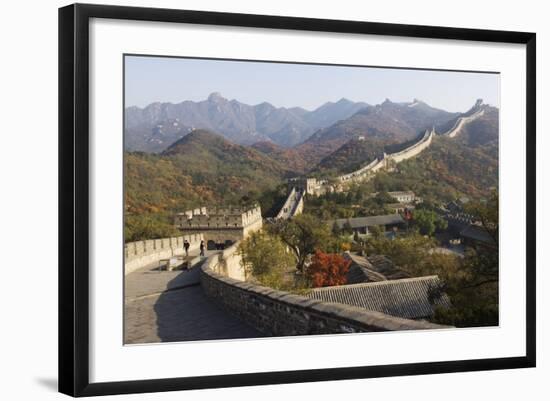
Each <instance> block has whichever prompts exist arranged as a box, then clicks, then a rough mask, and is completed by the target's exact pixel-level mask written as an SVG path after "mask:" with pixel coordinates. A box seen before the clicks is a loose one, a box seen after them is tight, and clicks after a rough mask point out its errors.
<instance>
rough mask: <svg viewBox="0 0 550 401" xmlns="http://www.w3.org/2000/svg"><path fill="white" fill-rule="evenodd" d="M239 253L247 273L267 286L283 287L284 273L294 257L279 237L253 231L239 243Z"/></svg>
mask: <svg viewBox="0 0 550 401" xmlns="http://www.w3.org/2000/svg"><path fill="white" fill-rule="evenodd" d="M239 253H240V255H241V258H242V262H241V263H242V265H243V267H244V268H245V271H246V273H247V275H250V276H252V278H253V279H256V280H258V281H259V282H260V283H262V284H263V285H266V286H269V287H273V288H277V289H282V288H283V287H284V284H285V283H284V282H285V275H286V273H287V272H288V271H289V269H291V268H292V266H293V263H294V258H293V257H292V255H291V254H290V253H289V252H288V251H287V248H286V246H285V245H284V244H283V243H282V242H281V240H280V238H279V237H277V236H274V235H270V234H269V233H267V232H265V231H259V232H255V233H253V234H251V235H250V236H249V237H248V238H246V239H245V240H243V241H242V242H241V243H240V244H239Z"/></svg>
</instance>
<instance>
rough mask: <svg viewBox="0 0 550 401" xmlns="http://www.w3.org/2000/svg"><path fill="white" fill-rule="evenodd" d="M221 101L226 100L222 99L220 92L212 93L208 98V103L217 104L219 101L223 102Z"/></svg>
mask: <svg viewBox="0 0 550 401" xmlns="http://www.w3.org/2000/svg"><path fill="white" fill-rule="evenodd" d="M223 100H227V99H226V98H224V97H223V96H222V94H221V93H220V92H212V93H211V94H210V95H209V96H208V101H209V102H219V101H223Z"/></svg>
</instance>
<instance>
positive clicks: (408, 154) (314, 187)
mask: <svg viewBox="0 0 550 401" xmlns="http://www.w3.org/2000/svg"><path fill="white" fill-rule="evenodd" d="M469 121H470V120H469ZM469 121H467V122H469ZM435 135H436V132H435V129H434V128H432V129H431V130H426V131H425V132H424V135H422V137H421V138H420V139H419V140H418V141H417V142H416V143H414V144H412V145H411V146H409V147H407V148H405V149H403V150H400V151H398V152H394V153H384V154H383V155H382V156H381V157H378V158H376V159H374V160H373V161H371V162H370V163H369V164H367V165H366V166H363V167H361V168H360V169H358V170H355V171H353V172H351V173H348V174H344V175H341V176H338V177H337V178H336V180H335V181H336V183H337V184H336V185H335V184H334V183H331V182H330V181H329V180H326V179H323V180H318V179H316V178H306V177H300V178H293V179H290V180H289V194H288V197H287V198H286V200H285V203H284V204H283V207H282V208H281V210H280V211H279V213H278V214H277V216H276V219H289V218H292V217H294V216H295V215H297V214H299V213H301V212H302V210H303V208H304V195H305V194H311V195H321V194H323V193H326V192H330V191H336V192H339V191H342V190H343V187H344V185H346V184H350V183H352V182H364V181H366V180H369V179H371V178H372V177H374V173H376V172H377V171H379V170H381V169H387V168H390V167H391V166H393V165H394V164H397V163H401V162H402V161H404V160H407V159H410V158H412V157H415V156H417V155H418V154H420V153H421V152H422V151H423V150H424V149H426V148H428V147H429V146H430V145H431V143H432V140H433V138H434V136H435Z"/></svg>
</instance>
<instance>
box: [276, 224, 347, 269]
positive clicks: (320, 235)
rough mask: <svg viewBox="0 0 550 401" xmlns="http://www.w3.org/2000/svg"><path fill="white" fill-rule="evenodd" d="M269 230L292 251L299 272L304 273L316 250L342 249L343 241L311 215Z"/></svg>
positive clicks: (277, 225)
mask: <svg viewBox="0 0 550 401" xmlns="http://www.w3.org/2000/svg"><path fill="white" fill-rule="evenodd" d="M269 229H270V230H271V232H272V233H273V234H275V235H277V236H279V238H280V239H281V241H283V243H284V244H285V245H287V246H288V247H289V249H290V250H291V251H292V253H293V255H294V259H295V266H296V269H297V270H298V271H299V272H303V270H304V266H305V264H306V261H307V259H308V257H309V256H310V255H312V254H313V253H314V252H315V250H316V249H322V250H324V251H331V250H334V251H336V250H338V249H339V248H340V242H341V241H340V240H339V239H338V238H334V237H333V236H332V234H331V231H330V229H329V227H328V226H327V225H326V224H325V223H323V222H322V221H320V220H319V219H318V218H316V217H314V216H312V215H310V214H300V215H298V216H295V217H293V218H292V219H289V220H279V221H277V222H275V223H274V224H272V225H271V226H270V228H269Z"/></svg>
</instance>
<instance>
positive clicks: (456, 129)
mask: <svg viewBox="0 0 550 401" xmlns="http://www.w3.org/2000/svg"><path fill="white" fill-rule="evenodd" d="M483 114H485V110H484V109H481V110H478V111H476V112H475V113H474V114H472V115H470V116H466V117H459V118H458V119H457V120H456V122H455V124H454V125H453V127H452V128H451V129H450V130H449V131H447V132H445V133H444V134H443V135H445V136H448V137H450V138H454V137H455V136H456V134H458V133H459V132H460V130H461V129H462V127H463V126H464V124H467V123H469V122H472V121H473V120H475V119H476V118H478V117H481V116H482V115H483Z"/></svg>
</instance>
